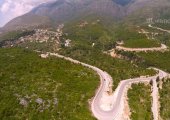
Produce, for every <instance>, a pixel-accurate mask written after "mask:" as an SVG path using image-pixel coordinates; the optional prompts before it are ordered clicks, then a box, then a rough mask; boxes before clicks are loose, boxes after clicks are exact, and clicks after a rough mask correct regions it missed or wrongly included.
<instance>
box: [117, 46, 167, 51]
mask: <svg viewBox="0 0 170 120" xmlns="http://www.w3.org/2000/svg"><path fill="white" fill-rule="evenodd" d="M116 49H118V50H123V51H128V52H142V51H165V50H167V49H168V47H167V46H166V45H164V44H161V47H153V48H127V47H123V46H116Z"/></svg>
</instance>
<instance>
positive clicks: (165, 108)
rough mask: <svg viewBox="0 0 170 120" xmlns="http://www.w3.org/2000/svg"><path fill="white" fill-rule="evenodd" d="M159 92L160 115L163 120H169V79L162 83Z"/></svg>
mask: <svg viewBox="0 0 170 120" xmlns="http://www.w3.org/2000/svg"><path fill="white" fill-rule="evenodd" d="M159 91H160V104H161V108H160V115H161V118H162V119H163V120H168V119H169V118H170V109H169V106H170V101H169V97H170V94H169V93H170V79H168V80H166V81H164V82H163V85H162V89H159Z"/></svg>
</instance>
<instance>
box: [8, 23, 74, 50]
mask: <svg viewBox="0 0 170 120" xmlns="http://www.w3.org/2000/svg"><path fill="white" fill-rule="evenodd" d="M63 27H64V25H63V24H61V25H59V26H58V28H57V29H56V30H55V31H51V30H47V29H35V30H34V31H35V33H34V34H33V35H28V36H24V37H20V38H19V39H18V40H14V41H6V44H5V47H13V46H15V45H19V44H22V43H27V42H33V43H52V44H53V45H54V46H56V47H58V46H59V44H60V43H61V41H60V40H61V37H62V36H63V31H62V29H63ZM70 42H71V40H69V39H67V40H64V45H65V47H69V46H70Z"/></svg>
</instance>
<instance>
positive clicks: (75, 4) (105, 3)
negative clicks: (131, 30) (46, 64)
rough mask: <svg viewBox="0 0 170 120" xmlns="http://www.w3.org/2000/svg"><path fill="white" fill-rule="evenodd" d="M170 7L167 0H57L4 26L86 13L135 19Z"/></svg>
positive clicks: (45, 23)
mask: <svg viewBox="0 0 170 120" xmlns="http://www.w3.org/2000/svg"><path fill="white" fill-rule="evenodd" d="M169 8H170V1H169V0H56V1H54V2H48V3H44V4H41V5H40V6H38V7H36V8H34V9H33V10H32V11H30V12H29V13H27V14H25V15H23V16H20V17H17V18H15V19H13V20H11V21H10V22H9V23H7V24H6V25H5V26H4V27H3V29H6V30H13V29H21V28H28V27H36V26H50V25H53V26H54V25H57V24H60V23H66V22H69V21H72V20H76V19H81V18H83V19H84V18H86V17H89V16H93V17H100V18H101V19H105V20H107V21H109V20H110V21H114V20H123V19H125V20H131V21H135V22H136V21H141V19H142V20H143V19H146V18H148V17H155V16H156V17H160V16H162V14H164V16H167V14H170V13H169ZM167 9H168V10H167Z"/></svg>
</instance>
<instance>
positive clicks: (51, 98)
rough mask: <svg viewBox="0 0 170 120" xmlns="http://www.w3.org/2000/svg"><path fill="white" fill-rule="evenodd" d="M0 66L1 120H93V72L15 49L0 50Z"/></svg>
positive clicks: (60, 60) (97, 80)
mask: <svg viewBox="0 0 170 120" xmlns="http://www.w3.org/2000/svg"><path fill="white" fill-rule="evenodd" d="M0 63H1V64H0V98H1V99H0V106H1V107H0V119H1V120H23V119H27V120H52V119H54V120H94V118H93V117H92V116H91V112H90V110H89V108H88V107H89V106H88V99H90V98H91V97H92V96H93V95H94V91H95V90H96V88H97V85H98V84H99V78H98V76H97V75H96V74H95V73H94V72H93V71H92V70H89V69H87V68H84V67H82V66H80V65H75V64H72V63H70V62H68V61H65V60H62V59H58V58H48V59H41V58H40V57H39V56H38V55H37V54H36V53H33V52H30V51H28V50H21V49H15V48H12V49H0ZM24 106H25V107H24ZM26 106H27V107H26Z"/></svg>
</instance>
